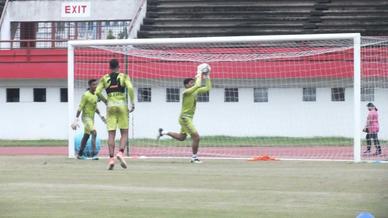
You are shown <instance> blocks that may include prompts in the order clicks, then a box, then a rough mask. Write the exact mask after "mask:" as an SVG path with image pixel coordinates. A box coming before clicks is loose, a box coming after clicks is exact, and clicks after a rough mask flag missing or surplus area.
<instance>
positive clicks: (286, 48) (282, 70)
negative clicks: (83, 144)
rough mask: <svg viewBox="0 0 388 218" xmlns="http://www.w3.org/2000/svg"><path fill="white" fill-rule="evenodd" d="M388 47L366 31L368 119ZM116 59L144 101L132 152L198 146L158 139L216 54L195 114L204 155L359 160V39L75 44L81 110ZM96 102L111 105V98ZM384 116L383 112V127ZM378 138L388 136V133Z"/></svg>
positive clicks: (139, 103)
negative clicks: (187, 83)
mask: <svg viewBox="0 0 388 218" xmlns="http://www.w3.org/2000/svg"><path fill="white" fill-rule="evenodd" d="M387 46H388V44H387V43H386V41H385V39H383V38H363V40H362V52H361V57H362V80H361V86H362V89H361V90H360V91H361V97H362V102H361V105H362V108H361V110H362V112H361V114H362V118H361V120H362V122H363V123H362V124H361V126H363V125H364V122H365V117H366V115H367V114H366V113H367V109H366V107H365V105H366V103H368V102H374V103H375V104H376V105H377V106H378V107H379V106H381V110H380V108H379V113H381V114H383V113H384V112H383V111H385V110H387V109H385V108H383V105H386V106H388V98H387V97H388V95H387V84H388V80H387V78H388V74H387V71H388V66H387V60H388V59H387V57H388V47H387ZM113 58H115V59H117V60H118V61H119V63H120V72H122V73H125V74H128V75H129V77H130V78H131V80H132V83H133V85H134V91H135V96H136V99H135V104H136V109H135V111H134V112H133V113H132V114H131V115H130V127H129V133H130V137H129V154H130V155H131V156H133V157H143V156H144V157H188V156H190V155H191V140H190V137H188V138H187V139H186V140H185V141H182V142H181V141H176V140H174V139H171V138H170V137H168V136H164V137H162V138H161V140H159V141H157V140H156V136H157V132H158V129H159V128H163V129H164V130H166V131H173V132H180V130H181V127H180V125H179V123H178V119H179V115H180V111H181V104H182V92H183V90H184V86H183V80H184V79H185V78H193V77H194V76H195V74H196V68H197V65H199V64H201V63H208V64H209V65H210V66H211V74H210V77H211V80H212V84H213V87H212V89H211V90H210V92H209V93H205V94H201V95H198V97H197V105H196V112H195V115H194V119H193V122H194V125H195V127H196V129H197V131H198V133H199V135H200V136H201V141H200V148H199V153H198V154H199V155H200V156H201V157H211V158H251V157H255V156H263V155H269V156H273V157H275V158H282V159H334V160H335V159H341V160H352V159H353V144H354V141H353V140H354V139H353V137H354V101H355V100H354V98H353V96H354V95H353V85H354V84H353V81H354V58H353V40H351V39H346V40H344V39H341V40H339V39H338V40H304V41H292V40H290V41H281V42H238V43H237V42H224V43H195V42H193V43H169V44H165V43H163V44H154V43H152V44H151V43H150V44H144V43H143V44H128V45H110V46H94V45H90V46H87V47H75V50H74V87H70V88H74V105H75V108H74V109H75V110H76V108H77V105H78V103H79V101H80V98H81V96H82V94H83V92H84V91H85V89H86V88H87V81H88V80H89V79H92V78H96V79H99V78H101V77H102V76H103V75H104V74H107V73H109V60H111V59H113ZM203 84H204V82H203ZM104 94H105V93H104ZM384 97H385V98H384ZM364 103H365V104H364ZM98 107H99V108H100V111H102V113H103V114H105V111H106V107H105V105H104V104H103V103H99V104H98ZM386 119H387V118H385V123H384V120H381V121H380V124H381V125H382V126H383V125H385V124H386V123H388V122H387V120H386ZM95 128H96V130H97V132H98V135H99V137H100V138H101V139H102V141H103V143H102V145H105V146H104V147H103V148H102V151H101V154H102V155H104V154H106V153H107V146H106V139H107V131H106V127H105V125H104V124H103V123H102V122H101V121H100V120H98V119H97V117H96V118H95ZM81 131H82V128H81ZM360 131H361V130H360ZM361 136H362V137H364V135H363V134H362V135H361ZM380 138H381V141H382V143H381V144H384V140H387V139H388V135H387V133H385V134H380ZM362 143H363V149H364V145H365V141H363V142H362ZM117 144H118V143H117ZM363 158H364V159H376V158H381V157H374V156H372V155H367V156H366V155H364V156H363Z"/></svg>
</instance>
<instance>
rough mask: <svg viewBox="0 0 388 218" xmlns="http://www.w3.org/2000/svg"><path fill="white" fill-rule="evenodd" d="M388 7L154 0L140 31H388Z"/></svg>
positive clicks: (144, 34)
mask: <svg viewBox="0 0 388 218" xmlns="http://www.w3.org/2000/svg"><path fill="white" fill-rule="evenodd" d="M387 12H388V1H386V0H374V1H369V0H358V1H352V0H290V1H286V0H280V1H270V0H242V1H231V0H213V1H211V2H209V1H206V0H186V1H181V0H179V1H178V0H148V2H147V15H146V18H145V19H144V23H143V25H142V27H141V29H140V31H139V33H138V37H139V38H163V37H197V36H233V35H269V34H271V35H274V34H303V33H335V32H360V33H361V34H362V35H373V36H377V35H388V26H387V24H388V13H387Z"/></svg>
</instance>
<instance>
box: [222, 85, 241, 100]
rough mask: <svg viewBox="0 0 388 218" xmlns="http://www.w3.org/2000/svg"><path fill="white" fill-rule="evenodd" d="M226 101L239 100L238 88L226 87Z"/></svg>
mask: <svg viewBox="0 0 388 218" xmlns="http://www.w3.org/2000/svg"><path fill="white" fill-rule="evenodd" d="M224 100H225V102H238V88H225V99H224Z"/></svg>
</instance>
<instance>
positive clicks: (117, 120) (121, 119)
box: [106, 106, 129, 131]
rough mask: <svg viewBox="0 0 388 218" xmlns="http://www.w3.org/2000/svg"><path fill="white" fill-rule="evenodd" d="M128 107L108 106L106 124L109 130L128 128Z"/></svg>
mask: <svg viewBox="0 0 388 218" xmlns="http://www.w3.org/2000/svg"><path fill="white" fill-rule="evenodd" d="M128 118H129V115H128V107H127V106H111V107H108V108H107V113H106V126H107V127H108V131H112V130H116V129H117V128H119V129H128V126H129V125H128Z"/></svg>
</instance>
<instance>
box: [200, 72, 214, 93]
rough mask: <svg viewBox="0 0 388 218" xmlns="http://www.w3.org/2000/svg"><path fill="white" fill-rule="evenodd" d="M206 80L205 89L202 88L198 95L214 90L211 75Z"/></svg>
mask: <svg viewBox="0 0 388 218" xmlns="http://www.w3.org/2000/svg"><path fill="white" fill-rule="evenodd" d="M204 78H205V80H206V85H205V87H201V88H199V89H197V93H198V94H202V93H206V92H208V91H210V89H211V88H212V82H211V80H210V77H209V75H206V76H204Z"/></svg>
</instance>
